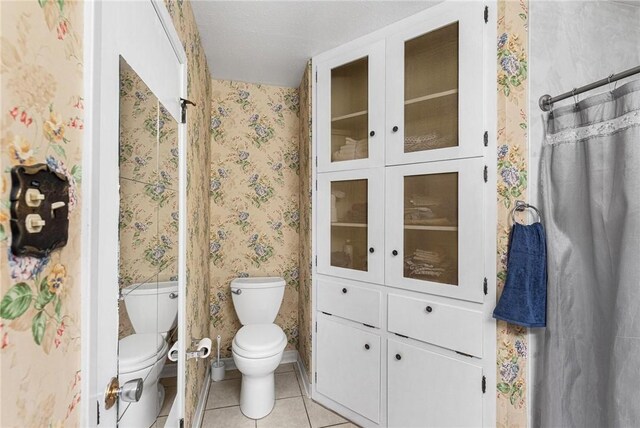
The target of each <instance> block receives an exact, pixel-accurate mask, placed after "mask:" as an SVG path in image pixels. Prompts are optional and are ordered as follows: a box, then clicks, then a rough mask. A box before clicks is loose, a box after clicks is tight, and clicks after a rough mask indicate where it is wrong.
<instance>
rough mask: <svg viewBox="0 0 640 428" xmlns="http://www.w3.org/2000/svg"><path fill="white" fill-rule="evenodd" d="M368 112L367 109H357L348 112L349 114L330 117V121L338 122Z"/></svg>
mask: <svg viewBox="0 0 640 428" xmlns="http://www.w3.org/2000/svg"><path fill="white" fill-rule="evenodd" d="M367 112H368V110H362V111H357V112H355V113H349V114H345V115H342V116H338V117H333V118H331V122H339V121H341V120H346V119H352V118H354V117H358V116H364V115H366V114H367Z"/></svg>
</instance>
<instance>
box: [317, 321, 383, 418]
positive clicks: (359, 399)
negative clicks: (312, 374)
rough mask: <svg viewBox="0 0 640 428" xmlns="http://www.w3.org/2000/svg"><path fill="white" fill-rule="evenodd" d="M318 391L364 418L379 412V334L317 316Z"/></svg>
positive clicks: (376, 414) (372, 416)
mask: <svg viewBox="0 0 640 428" xmlns="http://www.w3.org/2000/svg"><path fill="white" fill-rule="evenodd" d="M316 334H317V335H318V339H317V345H316V349H317V354H318V355H317V357H316V370H317V373H318V377H317V380H316V383H317V386H316V388H317V391H318V392H319V393H321V394H323V395H325V396H327V397H329V398H331V399H332V400H334V401H336V402H338V403H340V404H342V405H343V406H345V407H348V408H349V409H351V410H353V411H354V412H356V413H359V414H361V415H362V416H364V417H365V418H367V419H369V420H371V421H373V422H376V423H377V422H378V420H379V417H380V416H379V414H380V358H381V347H380V336H378V335H376V334H372V333H368V332H366V331H363V330H361V329H359V328H355V327H351V326H349V325H347V324H342V323H338V322H336V321H333V320H331V319H328V318H327V317H319V318H318V331H317V333H316Z"/></svg>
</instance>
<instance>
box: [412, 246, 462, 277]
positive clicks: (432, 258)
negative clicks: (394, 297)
mask: <svg viewBox="0 0 640 428" xmlns="http://www.w3.org/2000/svg"><path fill="white" fill-rule="evenodd" d="M404 264H405V275H406V276H409V277H416V276H427V277H431V278H440V277H441V276H443V275H445V274H446V273H447V272H448V271H449V270H450V267H451V263H450V262H449V260H448V259H447V257H446V256H445V255H444V254H442V253H441V252H438V251H426V250H421V249H416V250H415V251H414V252H413V254H411V255H409V256H407V257H405V259H404ZM407 274H408V275H407Z"/></svg>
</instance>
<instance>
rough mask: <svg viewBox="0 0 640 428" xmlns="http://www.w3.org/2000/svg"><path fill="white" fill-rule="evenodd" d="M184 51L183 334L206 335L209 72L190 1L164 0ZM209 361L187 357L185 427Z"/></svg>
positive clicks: (197, 336) (207, 329)
mask: <svg viewBox="0 0 640 428" xmlns="http://www.w3.org/2000/svg"><path fill="white" fill-rule="evenodd" d="M165 4H166V5H167V9H169V14H170V15H171V18H172V19H173V24H174V25H175V27H176V30H177V32H178V35H179V36H180V40H182V44H183V46H184V50H185V51H186V53H187V71H188V74H187V85H188V87H187V98H188V99H189V100H191V101H193V102H194V103H195V104H196V106H195V107H189V111H188V114H187V262H186V265H187V296H186V300H187V303H186V306H187V311H186V316H187V323H186V324H187V325H186V338H185V339H188V338H202V337H208V335H209V317H208V309H209V284H208V281H209V263H208V257H209V256H208V252H207V249H208V247H209V209H208V205H207V201H208V198H209V194H208V183H209V159H210V157H211V151H210V145H209V139H210V135H209V123H210V121H211V112H210V111H209V102H210V100H211V73H210V72H209V67H208V66H207V59H206V57H205V54H204V50H203V48H202V43H201V41H200V33H199V32H198V28H197V26H196V23H195V18H194V16H193V11H192V10H191V3H190V2H187V1H181V0H178V1H175V0H166V1H165ZM207 366H208V361H207V360H201V359H192V360H188V361H187V373H186V379H187V384H186V395H185V426H191V425H192V422H193V415H194V413H195V409H196V405H197V403H198V397H199V395H200V390H201V388H202V384H203V382H204V380H205V376H206V371H207Z"/></svg>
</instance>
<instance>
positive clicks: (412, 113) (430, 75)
mask: <svg viewBox="0 0 640 428" xmlns="http://www.w3.org/2000/svg"><path fill="white" fill-rule="evenodd" d="M482 7H483V5H482V2H478V3H469V4H465V6H464V7H460V6H459V5H456V4H447V3H445V4H441V5H438V6H436V7H434V11H433V14H431V15H430V16H429V17H428V18H427V19H425V21H424V22H422V23H420V24H419V25H415V26H412V27H409V28H407V29H406V30H404V31H402V32H399V33H396V34H394V35H392V36H390V37H389V38H388V39H387V46H386V49H387V54H386V70H387V71H386V75H387V112H386V117H387V138H386V140H387V148H386V164H387V165H396V164H406V163H417V162H424V161H432V160H441V159H451V158H463V157H470V156H479V155H481V154H482V143H481V141H482V135H483V132H484V131H483V130H482V118H483V73H482V39H483V38H482V35H483V23H482V20H481V19H480V18H479V17H480V16H482ZM436 8H437V10H436ZM472 70H473V71H472Z"/></svg>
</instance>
